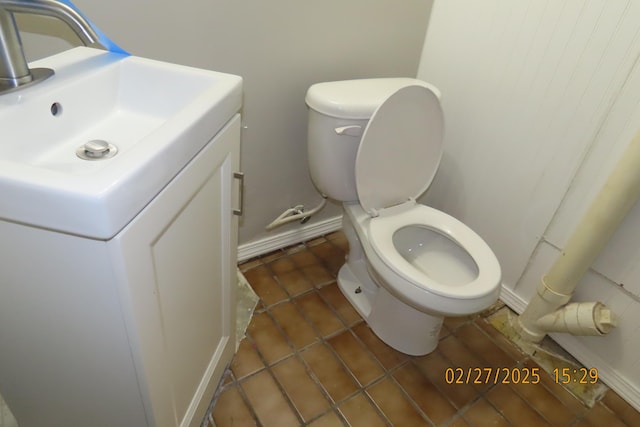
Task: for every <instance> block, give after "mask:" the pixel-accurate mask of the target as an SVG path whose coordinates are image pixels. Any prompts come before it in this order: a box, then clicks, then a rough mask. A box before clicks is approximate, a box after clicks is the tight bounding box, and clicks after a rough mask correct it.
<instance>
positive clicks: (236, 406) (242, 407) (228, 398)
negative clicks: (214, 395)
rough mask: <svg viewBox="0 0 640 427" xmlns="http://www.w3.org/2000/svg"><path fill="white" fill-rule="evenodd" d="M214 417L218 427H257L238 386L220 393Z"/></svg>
mask: <svg viewBox="0 0 640 427" xmlns="http://www.w3.org/2000/svg"><path fill="white" fill-rule="evenodd" d="M212 415H213V420H214V421H215V423H216V427H236V426H257V423H256V422H255V420H254V419H253V416H252V415H251V412H250V411H249V408H248V407H247V405H246V404H245V402H244V400H243V399H242V396H240V392H239V391H238V387H237V386H233V387H228V388H226V389H224V390H223V391H222V393H220V396H219V397H218V401H217V402H216V406H215V408H214V410H213V413H212Z"/></svg>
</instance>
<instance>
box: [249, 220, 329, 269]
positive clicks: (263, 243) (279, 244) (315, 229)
mask: <svg viewBox="0 0 640 427" xmlns="http://www.w3.org/2000/svg"><path fill="white" fill-rule="evenodd" d="M340 228H342V215H338V216H336V217H333V218H329V219H326V220H324V221H320V222H316V223H313V224H305V225H303V226H302V227H300V228H297V229H295V230H290V231H285V232H283V233H274V234H272V235H270V236H267V237H264V238H262V239H259V240H256V241H253V242H248V243H243V244H242V245H239V246H238V262H242V261H246V260H248V259H251V258H254V257H257V256H260V255H264V254H267V253H269V252H273V251H275V250H278V249H281V248H284V247H287V246H291V245H295V244H296V243H300V242H304V241H306V240H309V239H313V238H315V237H318V236H322V235H323V234H327V233H331V232H333V231H336V230H339V229H340Z"/></svg>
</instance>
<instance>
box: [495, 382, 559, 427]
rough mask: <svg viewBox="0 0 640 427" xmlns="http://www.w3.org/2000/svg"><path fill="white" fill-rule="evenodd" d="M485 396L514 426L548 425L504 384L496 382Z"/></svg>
mask: <svg viewBox="0 0 640 427" xmlns="http://www.w3.org/2000/svg"><path fill="white" fill-rule="evenodd" d="M486 398H487V399H488V400H489V401H490V402H491V403H492V404H493V406H495V407H496V408H497V409H498V410H499V411H500V412H501V413H502V415H503V416H504V417H505V418H506V419H507V420H509V421H510V422H511V423H512V424H513V425H514V426H518V427H548V426H550V424H549V423H548V422H546V421H545V420H544V419H543V418H542V417H541V416H540V414H538V412H536V411H535V410H534V409H533V408H532V407H531V406H529V404H528V403H527V402H525V401H524V400H523V399H522V398H521V397H520V396H518V395H517V394H516V393H514V392H513V390H512V389H511V388H510V387H509V386H508V385H506V384H498V385H497V386H495V387H494V388H492V389H491V390H489V392H488V393H487V394H486Z"/></svg>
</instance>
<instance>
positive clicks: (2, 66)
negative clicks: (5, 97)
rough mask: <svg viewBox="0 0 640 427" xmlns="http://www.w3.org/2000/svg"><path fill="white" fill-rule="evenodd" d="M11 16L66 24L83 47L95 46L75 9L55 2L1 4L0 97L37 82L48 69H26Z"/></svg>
mask: <svg viewBox="0 0 640 427" xmlns="http://www.w3.org/2000/svg"><path fill="white" fill-rule="evenodd" d="M14 13H30V14H35V15H45V16H52V17H55V18H58V19H60V20H61V21H63V22H65V23H66V24H67V25H68V26H69V27H71V29H72V30H73V32H74V33H76V35H77V36H78V37H79V38H80V40H81V41H82V43H84V44H85V45H87V46H88V45H92V44H96V43H97V42H98V39H99V37H98V35H97V34H96V33H95V31H94V30H93V28H92V27H91V24H89V22H88V21H87V20H86V19H85V18H84V17H83V16H82V15H81V14H79V13H78V12H77V11H76V10H75V9H73V8H72V7H70V6H69V5H67V4H64V3H62V2H59V1H56V0H0V94H2V93H6V92H9V91H13V90H17V89H20V88H22V87H24V86H27V85H32V84H35V83H37V82H40V81H42V80H44V79H46V78H48V77H50V76H52V75H53V73H54V72H53V70H51V69H49V68H34V69H29V67H28V66H27V60H26V58H25V56H24V51H23V49H22V41H21V40H20V33H19V32H18V27H17V25H16V21H15V17H14V16H13V14H14Z"/></svg>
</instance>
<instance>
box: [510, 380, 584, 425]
mask: <svg viewBox="0 0 640 427" xmlns="http://www.w3.org/2000/svg"><path fill="white" fill-rule="evenodd" d="M540 376H541V377H542V376H543V373H542V372H541V373H540ZM509 387H511V388H512V389H513V390H515V391H516V393H518V394H519V395H520V396H521V397H522V398H523V399H524V400H525V401H526V402H527V403H528V404H529V405H530V406H532V407H533V408H534V409H535V410H536V411H538V412H539V413H540V414H541V415H542V416H543V417H544V418H545V419H546V420H547V421H548V422H549V423H550V424H551V425H552V426H555V427H565V426H567V425H569V423H570V422H571V420H572V419H573V418H574V413H573V411H572V410H571V409H569V408H567V407H566V406H565V405H563V404H562V402H560V400H558V399H557V398H556V396H554V394H552V393H551V392H549V390H548V389H547V388H546V387H544V386H543V387H541V386H540V384H536V385H534V384H523V383H518V384H513V383H512V384H509ZM574 400H575V399H574Z"/></svg>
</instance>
